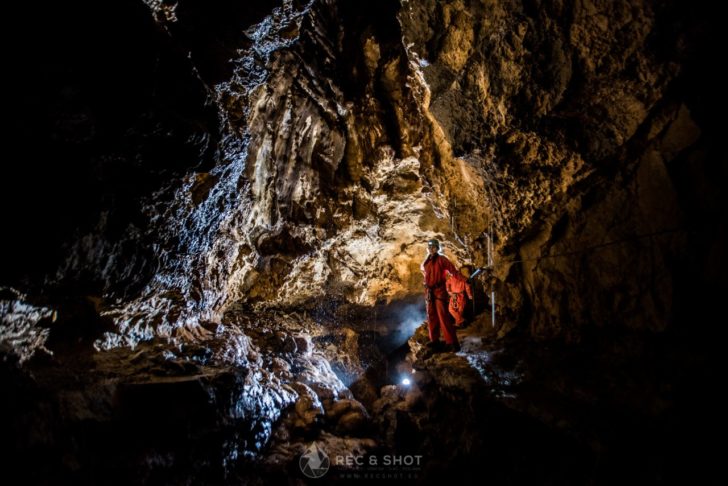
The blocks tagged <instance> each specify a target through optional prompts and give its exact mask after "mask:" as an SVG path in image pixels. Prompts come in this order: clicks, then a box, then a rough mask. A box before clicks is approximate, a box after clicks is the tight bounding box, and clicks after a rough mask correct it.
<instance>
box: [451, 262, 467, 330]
mask: <svg viewBox="0 0 728 486" xmlns="http://www.w3.org/2000/svg"><path fill="white" fill-rule="evenodd" d="M445 289H446V290H447V293H448V295H449V296H450V306H449V307H448V310H449V311H450V314H451V315H452V316H453V317H454V318H455V326H456V327H459V326H462V324H463V322H465V316H464V314H465V304H466V302H467V301H466V300H465V294H468V298H469V299H470V300H471V301H472V300H473V291H472V289H471V288H470V284H469V283H468V281H467V280H466V279H465V277H463V276H462V275H461V274H460V272H457V273H450V272H447V276H446V280H445Z"/></svg>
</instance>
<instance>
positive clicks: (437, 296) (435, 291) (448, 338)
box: [422, 253, 460, 344]
mask: <svg viewBox="0 0 728 486" xmlns="http://www.w3.org/2000/svg"><path fill="white" fill-rule="evenodd" d="M422 272H423V273H424V274H425V302H426V303H427V328H428V331H429V334H430V341H438V340H439V339H440V330H442V333H443V335H444V336H443V337H444V338H445V342H446V343H447V344H459V343H458V336H457V334H455V326H453V319H452V316H451V315H450V313H449V312H448V310H447V301H448V295H447V290H446V289H445V274H446V273H447V272H450V273H452V274H453V275H454V274H456V273H457V274H458V275H460V273H459V272H458V271H457V269H456V268H455V266H454V265H453V264H452V263H451V262H450V260H448V259H447V257H446V256H444V255H440V254H439V253H436V254H434V255H429V256H428V257H427V259H426V260H425V262H424V263H423V264H422Z"/></svg>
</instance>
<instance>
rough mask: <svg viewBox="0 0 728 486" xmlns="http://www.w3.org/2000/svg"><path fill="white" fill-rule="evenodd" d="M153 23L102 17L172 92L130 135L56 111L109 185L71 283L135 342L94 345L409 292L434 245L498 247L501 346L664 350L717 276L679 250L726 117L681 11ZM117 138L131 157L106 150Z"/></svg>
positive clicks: (443, 12)
mask: <svg viewBox="0 0 728 486" xmlns="http://www.w3.org/2000/svg"><path fill="white" fill-rule="evenodd" d="M146 3H147V6H146V7H144V6H139V8H137V9H136V10H134V9H131V8H129V7H120V6H115V5H111V6H109V7H107V8H108V9H109V10H110V11H112V10H114V9H115V8H118V9H122V10H123V11H124V12H126V13H125V16H124V17H123V18H124V19H126V21H128V22H130V23H138V24H140V26H141V25H142V24H143V28H142V29H141V31H142V32H144V33H145V36H144V37H142V38H143V39H144V41H145V42H146V43H147V44H149V45H152V46H154V48H155V49H156V59H157V60H156V62H157V64H156V65H154V62H155V61H154V56H152V55H149V56H147V57H146V58H144V57H143V56H142V54H141V52H142V50H143V47H144V45H143V44H142V43H141V42H140V43H139V46H138V47H139V49H138V50H139V54H138V57H139V58H140V59H142V60H143V61H144V63H146V64H144V63H141V64H140V65H139V66H135V65H134V64H133V63H134V62H136V61H130V62H129V63H128V65H127V66H125V69H126V70H127V71H133V70H134V69H135V68H136V69H138V70H139V72H140V73H145V74H144V75H141V74H140V76H139V78H143V77H144V76H146V75H148V76H149V77H150V78H151V79H152V80H153V84H154V85H155V88H154V90H153V92H152V95H151V97H150V96H149V93H147V92H146V91H144V89H146V87H142V86H141V85H142V83H141V81H139V83H138V84H139V85H140V86H139V88H138V89H137V88H136V85H135V84H134V83H132V82H129V83H126V84H127V85H128V86H129V87H128V88H127V89H128V91H129V96H130V97H131V96H134V97H135V99H137V102H138V104H139V105H140V106H141V108H139V109H136V108H135V107H134V106H131V104H129V105H130V106H128V107H126V109H127V110H128V112H129V113H128V114H125V117H120V118H123V121H124V122H125V123H127V126H124V125H123V124H122V122H121V121H119V120H117V121H116V123H117V124H119V126H106V125H103V123H101V122H99V121H97V118H99V117H95V115H96V113H94V112H93V110H94V109H96V110H103V109H109V108H113V107H110V106H107V105H104V104H103V103H102V104H101V106H98V107H97V106H92V107H90V108H89V107H85V108H84V105H82V104H80V102H78V101H77V100H76V99H75V98H71V101H69V102H68V104H69V105H70V108H66V111H62V112H61V114H60V115H58V114H56V113H54V114H53V115H54V116H57V117H58V116H60V117H61V118H62V119H61V120H60V121H57V122H56V123H57V124H61V125H62V122H63V120H65V119H71V118H73V119H75V120H77V122H76V123H74V124H65V125H63V126H66V129H64V130H65V131H61V132H59V133H54V134H52V136H53V137H55V138H54V140H56V139H58V140H61V142H62V143H61V145H62V147H63V148H64V150H66V151H67V152H69V153H71V154H74V153H76V152H78V153H81V152H83V153H84V154H86V153H91V154H93V155H92V157H91V158H90V160H91V161H90V162H89V165H90V166H91V168H90V169H89V170H93V171H96V172H97V173H98V174H100V177H101V180H102V181H105V182H104V184H105V185H103V184H102V186H101V187H102V188H103V189H102V190H101V191H100V195H99V197H100V199H99V201H89V205H90V207H93V208H97V209H94V210H92V211H91V214H84V216H83V219H84V224H82V225H80V228H79V230H78V231H77V232H76V233H73V234H70V231H71V230H72V229H73V227H74V224H75V225H78V223H79V222H78V221H74V220H73V219H72V218H70V219H71V220H70V221H67V223H68V224H67V225H66V226H67V228H66V229H65V230H64V231H63V232H59V233H58V234H59V238H61V241H60V242H65V243H66V246H64V247H63V250H62V251H60V252H57V255H56V258H57V259H60V260H62V261H63V263H62V264H61V265H60V269H59V270H58V272H57V273H56V277H55V278H53V279H51V280H52V281H54V282H56V283H60V284H63V285H68V286H71V287H72V288H74V289H76V288H79V287H81V288H82V289H84V290H82V291H86V292H88V290H85V289H91V291H92V292H93V293H100V294H103V295H104V296H105V297H107V303H108V306H109V309H108V315H109V316H110V317H112V318H113V319H114V320H115V322H116V323H117V326H118V328H119V332H118V333H115V334H114V335H109V336H108V337H107V339H106V340H101V341H100V342H99V345H100V346H105V347H109V346H115V345H117V344H120V343H124V342H130V343H132V342H136V341H138V340H140V339H148V338H150V337H152V336H156V335H161V336H171V335H173V334H174V333H175V332H176V331H175V329H177V328H179V327H184V326H187V327H195V326H197V325H198V324H199V323H200V322H206V321H213V322H219V320H220V316H221V315H222V312H224V311H225V309H226V308H227V307H229V305H231V304H232V303H234V302H237V301H240V300H243V301H247V302H251V303H264V304H268V305H272V306H283V307H288V306H307V307H312V306H314V307H315V304H314V302H321V301H325V300H331V299H335V300H337V301H339V302H341V301H345V302H350V303H353V304H362V305H371V304H373V303H375V302H377V301H380V302H388V301H392V300H396V299H400V298H404V297H407V296H411V295H414V294H417V293H418V292H419V290H420V274H419V269H418V267H419V264H420V262H421V260H422V258H423V256H424V251H423V242H424V241H425V240H426V239H428V238H430V237H438V238H440V239H442V240H443V241H444V242H445V246H446V253H447V254H448V255H450V256H451V257H452V258H454V259H455V260H456V261H457V262H458V263H461V264H462V263H472V264H475V265H476V266H480V265H484V264H486V262H487V251H486V248H487V247H488V243H487V241H488V239H489V238H492V239H493V241H494V243H495V244H494V255H493V256H494V261H495V264H496V266H495V270H494V276H495V277H496V279H495V287H496V289H497V297H498V303H499V306H500V307H499V308H500V310H501V312H502V314H503V319H502V321H503V322H506V323H508V326H507V328H505V329H504V330H503V333H507V332H508V330H510V328H512V327H515V326H518V325H522V326H525V327H527V328H528V329H529V330H530V333H531V334H532V335H533V336H536V337H542V338H551V337H565V338H567V339H575V340H578V339H579V336H580V334H581V330H582V329H583V328H585V327H587V328H590V327H594V326H596V327H603V326H624V327H627V328H630V329H644V330H656V331H659V330H661V329H663V328H664V327H665V325H666V322H668V321H669V320H670V318H671V316H672V315H673V311H674V309H672V303H671V302H672V300H673V294H674V293H675V292H676V291H679V290H676V287H675V286H676V285H677V284H676V280H675V279H676V277H677V275H676V269H678V268H682V269H683V270H685V271H687V272H689V271H690V268H688V267H690V265H693V266H694V268H697V267H699V266H700V265H709V263H708V262H707V260H706V261H703V262H702V263H699V262H698V263H696V262H688V261H687V260H686V258H685V257H684V256H683V255H684V254H685V252H686V251H687V250H691V249H693V247H692V246H688V245H689V242H688V241H687V238H686V234H685V232H684V231H683V230H684V228H685V221H686V219H685V218H686V215H687V213H688V212H690V211H694V210H695V209H696V206H695V205H694V204H693V203H692V202H691V199H690V196H689V194H691V193H695V192H700V191H701V190H703V189H706V188H707V187H708V186H707V185H709V182H708V181H707V180H705V178H702V179H701V177H702V176H698V175H696V176H695V177H692V178H690V179H676V178H679V177H680V175H681V174H698V173H702V172H701V170H700V164H701V163H702V162H700V160H702V159H701V157H702V156H701V155H700V153H701V150H702V151H704V150H706V147H705V144H703V145H697V143H698V142H697V140H698V139H699V137H700V136H701V134H702V133H703V131H704V128H701V123H699V122H698V121H696V114H697V116H698V117H702V124H703V125H705V124H706V123H709V121H710V120H709V116H708V115H709V114H707V113H706V112H705V109H704V108H703V107H701V106H699V105H696V103H695V99H694V97H693V98H691V96H690V93H689V91H688V90H689V89H690V88H691V87H692V85H691V84H690V83H692V82H694V78H695V77H697V76H699V75H700V72H699V69H698V70H695V71H693V72H692V74H690V75H682V77H680V76H681V73H682V72H683V71H684V70H685V66H686V65H687V64H688V61H689V60H690V59H691V56H693V55H694V54H695V52H697V48H696V47H695V46H696V45H697V44H695V43H694V41H695V39H698V40H699V38H698V37H695V36H694V37H695V38H693V37H690V35H691V29H693V28H694V27H689V28H688V27H686V26H684V25H682V24H680V21H679V20H678V19H679V18H680V15H681V11H680V10H679V8H678V7H676V6H672V5H663V6H660V7H655V6H651V5H639V4H633V2H616V3H610V4H608V5H603V6H594V5H591V4H581V3H575V4H574V5H571V4H566V3H562V2H545V3H543V4H540V5H539V6H538V7H537V6H532V7H525V6H521V5H517V4H511V3H508V2H503V3H501V2H489V3H480V2H464V1H452V2H434V1H424V2H402V4H401V5H398V4H396V3H392V2H381V4H379V3H378V4H377V5H376V6H374V7H371V8H370V7H364V6H354V5H340V4H339V3H338V2H334V1H311V2H282V3H278V2H261V3H260V4H256V6H255V7H250V9H247V8H246V9H243V8H241V7H236V6H235V5H234V4H229V5H228V4H226V5H224V6H221V7H220V9H219V10H217V9H216V10H214V11H212V10H210V9H209V8H208V7H205V6H203V5H201V4H199V2H196V1H193V0H187V1H181V2H146ZM567 13H568V15H567ZM144 15H146V16H147V17H146V18H143V16H144ZM152 19H153V20H152ZM692 21H693V22H694V25H699V22H698V21H696V20H695V19H693V20H692ZM152 22H156V27H155V24H153V23H152ZM686 22H687V21H686ZM686 25H687V24H686ZM691 25H693V24H691ZM155 29H156V31H155ZM681 29H682V30H681ZM694 30H695V29H694ZM674 32H679V35H677V36H675V35H673V33H674ZM180 50H181V52H182V53H189V55H186V54H184V55H180ZM80 62H81V61H79V63H80ZM690 76H693V78H691V77H690ZM112 79H113V78H112ZM134 81H136V80H134ZM143 88H144V89H143ZM78 89H81V88H78ZM119 89H121V87H119ZM135 89H137V90H136V91H134V90H135ZM68 91H71V88H68ZM142 93H145V95H144V96H147V98H143V96H142ZM99 96H100V97H101V95H99ZM74 103H76V104H74ZM145 103H147V104H148V105H149V106H150V107H152V108H151V109H146V106H147V105H145ZM77 105H78V106H77ZM135 109H136V111H134V110H135ZM84 110H85V111H84ZM701 110H702V112H701ZM127 118H128V119H129V120H132V121H128V120H127ZM180 120H183V121H180ZM113 129H117V131H120V132H121V131H123V133H125V134H126V135H124V136H123V137H121V138H120V139H119V140H118V145H120V146H123V147H125V149H124V150H116V151H113V150H109V149H108V148H105V147H104V146H103V142H102V141H100V140H97V138H100V137H101V135H103V136H105V137H107V138H108V137H109V135H108V133H111V131H112V130H113ZM104 130H106V132H104ZM107 132H108V133H107ZM99 134H101V135H99ZM89 141H90V142H89ZM84 144H87V145H89V146H90V147H92V148H89V149H87V148H85V147H86V145H84ZM79 146H80V147H82V148H83V150H79V149H78V147H79ZM99 147H101V148H99ZM74 150H75V151H76V152H74ZM69 158H71V159H72V158H73V156H72V155H71V156H69ZM133 161H136V162H133ZM78 179H79V177H74V178H73V179H72V180H69V181H66V182H67V184H77V183H78V182H73V181H77V180H78ZM122 179H123V180H125V181H126V182H123V181H122V182H119V181H120V180H122ZM78 184H81V187H80V188H79V191H78V192H83V190H85V189H86V187H85V186H84V185H83V183H78ZM74 204H75V203H74ZM94 213H95V214H94ZM39 217H40V216H39ZM94 221H96V223H95V224H94ZM650 235H652V236H650ZM60 242H59V243H60ZM711 244H712V243H707V242H699V243H698V246H701V245H702V247H705V246H706V245H707V246H708V247H709V246H710V245H711ZM19 250H22V248H19ZM554 255H556V256H554ZM544 257H545V258H544ZM49 260H51V261H50V262H41V263H43V265H44V266H41V265H39V267H38V269H39V270H45V271H46V272H47V271H48V270H49V269H50V268H52V265H50V263H52V261H53V259H52V258H49ZM513 262H515V263H513ZM626 268H629V269H630V271H629V272H625V271H624V269H626ZM681 271H682V270H681ZM679 276H681V277H682V276H684V274H680V275H679ZM34 278H36V281H37V276H36V277H34ZM645 281H650V282H651V284H650V289H646V288H645V285H644V282H645ZM594 282H599V284H598V285H593V283H594ZM11 283H12V282H11Z"/></svg>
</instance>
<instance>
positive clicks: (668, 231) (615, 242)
mask: <svg viewBox="0 0 728 486" xmlns="http://www.w3.org/2000/svg"><path fill="white" fill-rule="evenodd" d="M685 231H687V230H686V229H685V228H669V229H664V230H660V231H654V232H652V233H645V234H642V235H634V236H631V237H629V238H623V239H620V240H613V241H607V242H605V243H600V244H598V245H592V246H588V247H585V248H581V249H578V250H572V251H568V252H564V253H556V254H553V255H544V256H540V257H534V258H521V259H515V260H504V261H503V262H499V263H498V265H496V264H495V262H494V261H493V236H492V234H493V223H492V222H491V224H490V227H489V229H488V233H487V234H486V236H487V238H488V241H487V246H486V251H487V259H486V261H487V266H486V267H481V268H478V269H477V270H475V272H473V275H472V276H471V278H473V277H476V276H477V275H478V274H479V273H480V272H481V271H482V270H484V269H485V268H494V267H496V266H501V265H510V264H513V263H525V262H531V261H537V262H538V261H541V260H545V259H547V258H560V257H568V256H574V255H579V254H584V253H589V252H593V251H594V250H599V249H601V248H606V247H609V246H614V245H619V244H622V243H629V242H634V241H639V240H643V239H647V238H654V237H656V236H663V235H667V234H674V233H683V232H685ZM473 312H475V302H473ZM490 313H491V314H490V322H491V325H492V327H493V328H495V288H494V286H493V284H492V283H491V288H490Z"/></svg>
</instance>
